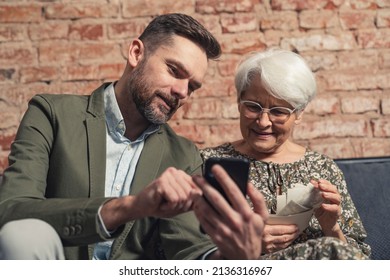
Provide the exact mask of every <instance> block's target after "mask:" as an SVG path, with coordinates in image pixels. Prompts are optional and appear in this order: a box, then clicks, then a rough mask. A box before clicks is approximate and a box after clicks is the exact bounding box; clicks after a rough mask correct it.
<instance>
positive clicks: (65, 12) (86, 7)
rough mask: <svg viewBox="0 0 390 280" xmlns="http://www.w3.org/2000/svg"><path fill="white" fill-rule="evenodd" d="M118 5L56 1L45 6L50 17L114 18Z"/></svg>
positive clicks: (47, 15)
mask: <svg viewBox="0 0 390 280" xmlns="http://www.w3.org/2000/svg"><path fill="white" fill-rule="evenodd" d="M118 11H119V9H118V6H117V5H116V4H115V3H113V4H104V3H101V4H99V5H97V4H96V3H92V2H90V3H76V2H72V3H54V4H50V5H48V6H46V7H45V9H44V14H45V17H46V18H48V19H80V18H114V17H117V16H118V14H119V13H118Z"/></svg>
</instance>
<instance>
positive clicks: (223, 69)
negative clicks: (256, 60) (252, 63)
mask: <svg viewBox="0 0 390 280" xmlns="http://www.w3.org/2000/svg"><path fill="white" fill-rule="evenodd" d="M240 60H241V56H239V55H234V54H233V55H223V56H222V57H221V59H220V61H219V62H218V66H217V67H218V72H219V73H220V74H221V76H223V77H228V78H229V77H230V78H231V77H233V76H234V73H235V71H236V68H237V65H238V63H239V61H240Z"/></svg>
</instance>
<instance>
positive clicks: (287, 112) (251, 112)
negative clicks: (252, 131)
mask: <svg viewBox="0 0 390 280" xmlns="http://www.w3.org/2000/svg"><path fill="white" fill-rule="evenodd" d="M240 104H242V105H243V113H244V116H245V117H247V118H248V119H257V118H258V117H259V116H260V115H261V114H263V113H267V114H268V116H269V119H270V121H271V122H274V123H285V122H286V121H288V119H289V118H290V116H291V114H292V113H294V112H295V111H296V110H297V108H295V109H294V110H292V109H290V108H286V107H272V108H270V109H268V108H263V107H261V105H260V104H259V103H257V102H254V101H249V100H240Z"/></svg>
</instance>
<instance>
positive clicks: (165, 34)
mask: <svg viewBox="0 0 390 280" xmlns="http://www.w3.org/2000/svg"><path fill="white" fill-rule="evenodd" d="M173 35H179V36H182V37H185V38H187V39H189V40H191V41H192V42H194V43H196V44H198V45H199V46H200V47H201V48H202V49H204V51H205V52H206V56H207V58H208V59H217V58H218V57H219V56H220V55H221V46H220V45H219V43H218V41H217V39H216V38H215V37H214V36H213V35H212V34H211V33H210V32H209V31H208V30H207V29H206V28H205V27H204V26H203V25H201V24H200V23H199V22H198V21H197V20H195V19H194V18H192V17H191V16H188V15H185V14H179V13H173V14H165V15H160V16H157V17H155V18H154V19H153V20H152V21H151V22H150V23H149V25H148V26H147V27H146V28H145V30H144V32H143V33H142V34H141V35H140V37H139V39H140V40H141V41H142V42H143V43H144V45H145V48H146V50H147V51H148V52H149V54H151V53H153V52H154V51H155V50H156V49H157V48H158V47H159V46H161V45H162V44H167V45H169V44H171V43H172V36H173Z"/></svg>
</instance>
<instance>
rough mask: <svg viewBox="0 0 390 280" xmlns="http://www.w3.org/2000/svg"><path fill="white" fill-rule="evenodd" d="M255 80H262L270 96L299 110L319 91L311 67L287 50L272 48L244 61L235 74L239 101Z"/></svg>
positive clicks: (253, 54) (252, 55)
mask: <svg viewBox="0 0 390 280" xmlns="http://www.w3.org/2000/svg"><path fill="white" fill-rule="evenodd" d="M254 77H260V80H261V84H262V86H263V87H264V88H265V89H266V90H267V92H268V93H269V94H271V95H272V96H274V97H275V98H278V99H282V100H285V101H287V102H288V103H289V104H290V105H291V106H293V107H294V108H297V109H304V108H305V107H306V105H307V104H308V103H309V102H310V101H311V100H312V99H313V98H314V97H315V95H316V92H317V85H316V80H315V77H314V74H313V72H312V71H311V69H310V67H309V66H308V65H307V63H306V62H305V60H304V59H303V58H302V57H301V56H300V55H299V54H297V53H295V52H292V51H288V50H282V49H275V48H272V49H267V50H265V51H259V52H255V53H252V54H250V55H249V56H248V57H247V58H245V59H244V60H243V61H242V62H241V63H240V64H239V65H238V68H237V70H236V74H235V86H236V90H237V98H238V100H240V98H241V96H242V94H243V92H245V90H246V89H247V88H248V87H249V86H250V84H251V82H252V79H253V78H254Z"/></svg>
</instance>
